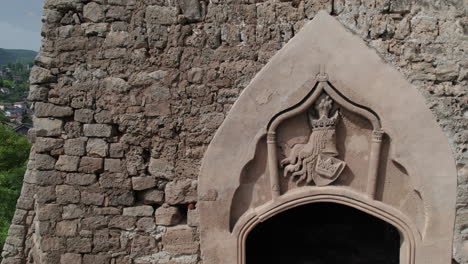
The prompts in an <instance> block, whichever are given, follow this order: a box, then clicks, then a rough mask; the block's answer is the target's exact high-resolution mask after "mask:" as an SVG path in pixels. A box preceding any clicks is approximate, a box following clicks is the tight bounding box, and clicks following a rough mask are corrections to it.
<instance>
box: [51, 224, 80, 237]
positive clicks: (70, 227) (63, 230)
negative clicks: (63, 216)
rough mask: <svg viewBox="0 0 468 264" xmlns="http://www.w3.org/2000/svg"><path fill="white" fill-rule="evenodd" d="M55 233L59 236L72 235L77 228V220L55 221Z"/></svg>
mask: <svg viewBox="0 0 468 264" xmlns="http://www.w3.org/2000/svg"><path fill="white" fill-rule="evenodd" d="M55 228H56V234H57V235H58V236H61V237H73V236H75V235H76V232H77V230H78V222H77V221H61V222H58V223H57V226H56V227H55Z"/></svg>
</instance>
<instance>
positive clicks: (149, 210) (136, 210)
mask: <svg viewBox="0 0 468 264" xmlns="http://www.w3.org/2000/svg"><path fill="white" fill-rule="evenodd" d="M153 213H154V209H153V207H151V206H149V205H140V206H135V207H127V208H124V209H123V215H124V216H152V215H153Z"/></svg>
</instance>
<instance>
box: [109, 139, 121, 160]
mask: <svg viewBox="0 0 468 264" xmlns="http://www.w3.org/2000/svg"><path fill="white" fill-rule="evenodd" d="M123 154H124V151H123V146H122V144H120V143H111V144H110V145H109V156H110V157H111V158H122V157H123Z"/></svg>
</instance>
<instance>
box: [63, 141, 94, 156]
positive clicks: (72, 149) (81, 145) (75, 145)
mask: <svg viewBox="0 0 468 264" xmlns="http://www.w3.org/2000/svg"><path fill="white" fill-rule="evenodd" d="M87 141H88V139H87V138H85V137H81V138H72V139H67V140H65V144H64V147H63V148H64V151H65V154H66V155H69V156H84V155H85V154H86V142H87Z"/></svg>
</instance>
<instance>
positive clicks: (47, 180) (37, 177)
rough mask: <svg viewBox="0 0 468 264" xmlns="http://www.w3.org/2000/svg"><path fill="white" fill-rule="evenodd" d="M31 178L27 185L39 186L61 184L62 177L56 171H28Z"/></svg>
mask: <svg viewBox="0 0 468 264" xmlns="http://www.w3.org/2000/svg"><path fill="white" fill-rule="evenodd" d="M28 173H30V175H31V177H30V180H31V181H29V183H35V184H37V185H39V186H45V185H56V184H62V182H63V179H62V175H61V173H60V172H58V171H36V170H33V171H29V172H28Z"/></svg>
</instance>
